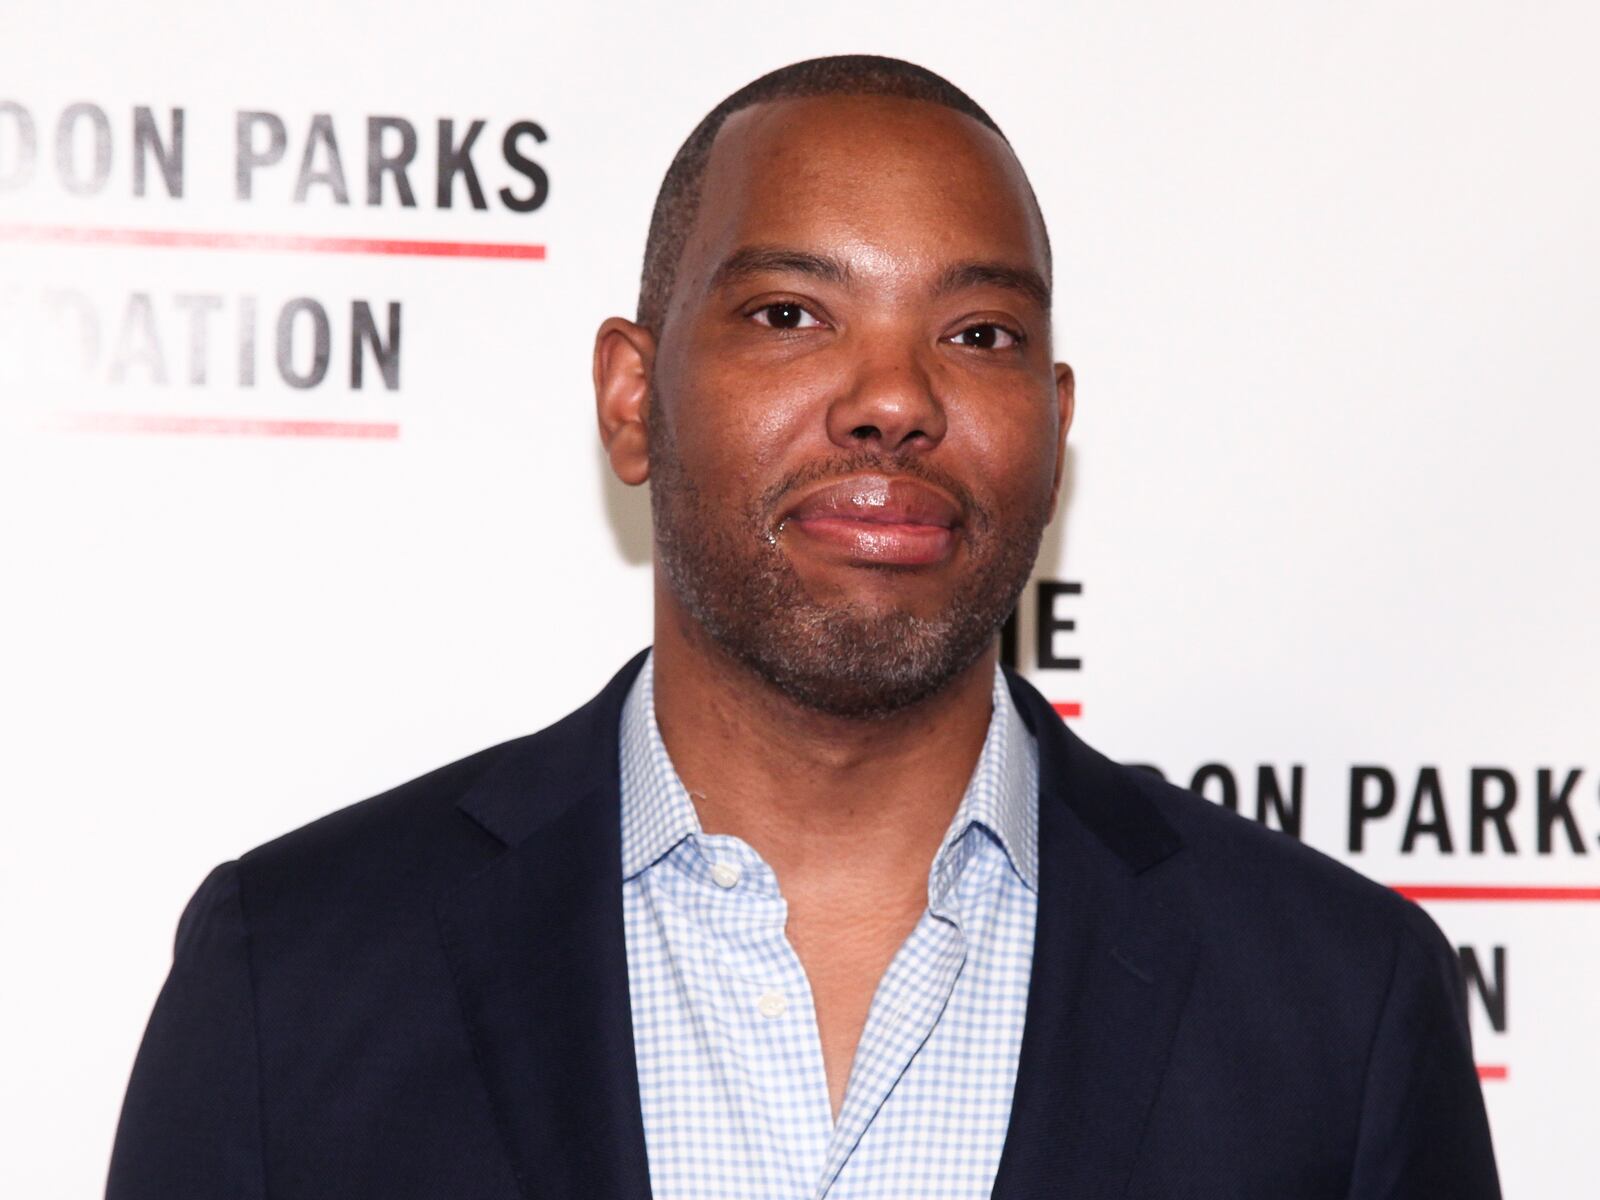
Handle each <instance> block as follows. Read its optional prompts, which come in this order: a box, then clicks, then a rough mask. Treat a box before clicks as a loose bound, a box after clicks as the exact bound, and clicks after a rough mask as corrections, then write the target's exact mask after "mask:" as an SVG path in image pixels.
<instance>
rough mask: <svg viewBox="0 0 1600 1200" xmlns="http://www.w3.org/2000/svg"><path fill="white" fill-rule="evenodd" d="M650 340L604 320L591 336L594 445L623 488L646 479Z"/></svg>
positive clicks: (626, 324)
mask: <svg viewBox="0 0 1600 1200" xmlns="http://www.w3.org/2000/svg"><path fill="white" fill-rule="evenodd" d="M655 354H656V339H655V335H654V334H653V333H651V332H650V331H649V330H648V329H646V328H645V327H644V326H643V325H636V324H635V323H634V322H632V321H629V320H626V319H625V318H623V317H608V318H606V320H605V321H604V322H602V323H601V325H600V329H599V332H597V333H596V334H595V335H594V406H595V415H596V416H597V417H598V418H599V421H600V442H601V444H602V445H604V446H605V448H606V457H607V458H609V459H610V460H611V469H612V470H613V471H614V472H616V476H617V478H618V479H620V480H622V482H623V483H626V484H630V485H638V484H641V483H643V482H644V481H645V480H646V479H648V478H650V435H649V433H648V432H647V431H646V427H645V421H646V418H647V417H648V415H649V407H650V372H651V370H652V369H653V368H654V365H655Z"/></svg>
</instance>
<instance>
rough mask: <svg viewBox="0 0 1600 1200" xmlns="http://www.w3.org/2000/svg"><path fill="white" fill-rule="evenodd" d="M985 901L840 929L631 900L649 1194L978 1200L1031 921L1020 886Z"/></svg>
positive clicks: (996, 1145) (1019, 1002)
mask: <svg viewBox="0 0 1600 1200" xmlns="http://www.w3.org/2000/svg"><path fill="white" fill-rule="evenodd" d="M977 881H978V880H977V877H976V876H975V878H974V882H975V883H976V882H977ZM992 882H996V883H999V884H1001V886H999V887H998V888H997V889H996V890H995V891H994V893H993V895H992V896H991V897H990V899H991V900H992V904H988V905H984V906H974V910H975V911H974V913H973V914H972V915H971V916H969V917H966V918H963V919H960V920H952V919H951V917H950V916H949V915H939V914H935V913H933V912H930V911H928V910H927V909H923V911H921V912H920V913H916V914H911V915H910V917H909V919H908V917H907V915H906V914H901V915H900V916H899V918H898V920H892V919H889V918H888V917H887V916H885V917H884V919H882V920H877V921H863V922H862V923H861V925H860V927H859V928H857V929H854V930H851V929H842V930H841V929H839V928H838V927H837V926H832V925H830V924H829V923H826V922H820V921H806V920H804V919H801V920H796V921H793V922H791V921H790V920H789V919H788V918H789V913H788V911H787V906H786V905H785V904H784V903H783V901H782V900H781V898H778V897H776V896H773V897H768V898H766V899H767V900H769V901H770V903H762V902H761V901H762V899H763V898H762V897H759V896H756V897H747V898H746V899H747V900H749V901H751V903H748V904H746V905H743V906H735V905H728V906H720V907H718V908H716V909H714V910H711V911H708V910H706V909H705V908H703V907H701V906H699V905H698V904H697V903H696V901H695V899H693V898H691V899H687V900H686V899H685V898H684V897H682V896H680V895H678V894H676V893H675V891H674V890H673V889H671V888H658V887H652V886H650V884H651V881H650V880H649V879H648V877H641V878H640V879H638V880H636V881H633V883H634V884H636V885H637V886H633V885H630V888H629V889H627V890H625V895H624V902H625V924H626V929H627V939H628V965H629V982H630V997H631V1000H632V1019H633V1026H634V1048H635V1056H636V1061H637V1067H638V1077H639V1083H640V1099H641V1108H642V1113H643V1117H644V1126H645V1134H646V1143H647V1148H648V1154H649V1162H650V1173H651V1182H652V1187H653V1189H654V1191H655V1194H656V1195H657V1196H658V1197H660V1198H661V1200H667V1198H669V1197H672V1196H689V1195H693V1196H697V1197H707V1198H709V1200H716V1198H718V1197H723V1196H726V1197H729V1198H730V1200H731V1198H732V1197H748V1196H751V1195H762V1196H770V1197H785V1196H802V1197H803V1196H812V1197H822V1196H828V1197H862V1198H871V1197H890V1196H899V1197H903V1196H906V1195H913V1194H914V1195H918V1196H919V1197H924V1198H925V1200H940V1198H941V1197H955V1196H964V1197H971V1196H976V1195H986V1194H987V1193H988V1188H989V1186H990V1185H991V1184H992V1181H993V1172H994V1170H995V1168H996V1167H997V1165H998V1162H999V1156H1000V1151H1001V1149H1002V1147H1003V1144H1004V1137H1005V1130H1006V1127H1007V1121H1008V1117H1009V1113H1010V1104H1011V1095H1012V1090H1013V1087H1014V1083H1015V1073H1016V1064H1017V1055H1018V1050H1019V1047H1020V1042H1021V1035H1022V1026H1023V1018H1024V1014H1025V1009H1026V1000H1027V986H1028V978H1029V969H1030V965H1031V957H1032V933H1033V920H1034V910H1033V903H1032V894H1031V893H1030V892H1028V891H1027V889H1026V888H1024V887H1023V886H1022V885H1021V884H1020V882H1017V885H1016V887H1015V888H1007V887H1005V886H1003V881H1000V880H998V878H997V879H996V880H995V881H992ZM1013 882H1015V881H1013ZM908 921H909V925H910V928H909V929H907V928H906V924H907V923H908ZM907 1172H910V1174H908V1173H907Z"/></svg>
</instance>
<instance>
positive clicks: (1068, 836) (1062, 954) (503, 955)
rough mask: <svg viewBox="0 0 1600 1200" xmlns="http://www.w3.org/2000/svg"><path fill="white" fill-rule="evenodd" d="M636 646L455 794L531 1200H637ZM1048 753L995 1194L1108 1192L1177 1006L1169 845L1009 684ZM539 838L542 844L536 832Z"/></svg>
mask: <svg viewBox="0 0 1600 1200" xmlns="http://www.w3.org/2000/svg"><path fill="white" fill-rule="evenodd" d="M643 662H644V654H643V653H641V654H639V655H638V656H636V657H635V658H634V659H632V660H631V661H630V662H629V663H628V664H627V665H626V666H624V667H623V668H622V670H621V671H619V672H618V673H617V675H616V676H615V678H613V679H612V680H611V682H610V683H609V684H607V685H606V687H605V689H604V690H603V691H601V693H600V694H599V695H598V696H596V697H595V698H594V699H593V700H592V701H590V702H589V703H588V704H586V705H585V706H584V707H582V708H580V709H578V710H577V711H576V712H574V713H572V714H571V715H570V716H568V717H566V718H565V719H563V720H562V721H560V722H558V723H557V724H555V725H552V726H551V727H550V728H548V729H546V730H544V731H542V732H541V733H537V734H534V735H532V736H531V737H527V738H523V739H520V740H519V741H517V742H514V743H512V744H511V745H510V746H508V747H507V748H506V750H505V751H504V753H503V754H502V755H501V757H500V759H499V761H498V762H497V763H496V764H495V765H494V766H493V767H491V768H490V769H489V770H488V771H487V772H486V773H485V774H484V775H483V776H481V777H480V778H479V780H478V782H477V783H476V784H475V785H474V786H473V787H472V788H471V790H469V791H468V792H467V793H466V795H464V796H463V797H462V798H461V800H460V801H459V802H458V807H459V808H460V809H461V811H462V812H463V813H464V814H465V815H466V816H467V817H469V818H470V819H471V820H473V821H474V822H476V823H477V824H478V825H479V826H480V827H482V828H483V829H484V830H485V831H487V832H488V833H489V834H491V835H493V836H494V837H495V838H496V839H497V840H498V841H500V842H501V843H503V845H504V847H505V848H504V850H503V851H502V852H501V853H500V854H499V855H497V856H496V857H495V858H493V859H492V860H491V861H490V862H489V863H488V865H487V866H485V867H484V868H482V869H481V870H480V871H479V872H478V873H477V874H475V875H473V876H471V877H470V878H469V879H467V880H466V881H465V882H463V883H462V884H460V885H459V886H458V887H457V888H456V890H454V891H452V892H450V893H448V894H446V895H445V896H443V897H441V898H440V899H439V901H438V902H437V905H436V912H437V916H438V921H439V927H440V933H441V938H442V941H443V945H444V950H445V954H446V957H447V958H448V959H449V961H450V965H451V969H452V973H453V977H454V980H455V984H456V988H457V991H458V993H459V996H460V1000H461V1006H462V1012H463V1015H464V1017H465V1019H466V1024H467V1029H468V1034H469V1037H470V1039H471V1041H472V1044H473V1049H474V1052H475V1055H476V1058H477V1062H478V1065H479V1070H480V1071H481V1073H482V1074H483V1077H484V1081H485V1085H486V1087H487V1089H488V1092H489V1096H490V1099H491V1102H492V1106H493V1108H494V1110H495V1114H496V1119H497V1121H498V1123H499V1126H500V1132H501V1135H502V1137H503V1139H504V1141H505V1143H506V1146H507V1150H508V1153H509V1155H510V1158H511V1161H512V1164H513V1168H514V1170H515V1173H516V1176H517V1179H518V1181H519V1183H520V1184H521V1186H522V1188H523V1190H524V1192H525V1193H526V1194H527V1195H528V1196H530V1197H532V1196H534V1195H537V1196H539V1197H541V1198H543V1197H572V1198H574V1200H576V1198H578V1197H583V1198H584V1200H600V1198H613V1197H614V1198H616V1200H623V1198H628V1200H632V1198H636V1197H637V1198H643V1197H648V1196H649V1194H650V1183H649V1169H648V1163H647V1159H646V1152H645V1141H644V1127H643V1121H642V1119H641V1116H640V1108H639V1085H638V1078H637V1075H636V1073H635V1067H634V1050H633V1024H632V1016H631V1013H630V1010H629V1006H628V965H627V947H626V941H625V938H624V929H623V917H622V887H621V833H620V812H621V808H620V805H621V787H620V781H619V777H618V756H617V729H618V723H619V721H620V717H621V712H622V704H623V701H624V699H625V698H626V696H627V693H628V689H629V688H630V687H631V686H632V684H633V681H634V678H635V677H636V675H637V674H638V671H639V668H640V666H641V665H642V664H643ZM1007 682H1008V684H1009V685H1010V688H1011V694H1012V697H1013V699H1014V700H1015V702H1016V704H1017V708H1018V711H1019V712H1020V714H1021V716H1022V718H1023V721H1024V722H1025V723H1026V724H1027V725H1028V727H1029V728H1030V730H1032V732H1033V734H1034V737H1035V738H1036V739H1037V742H1038V747H1039V900H1038V918H1037V926H1036V931H1035V937H1034V961H1033V975H1032V979H1031V982H1030V986H1029V994H1028V1008H1027V1016H1026V1021H1025V1025H1024V1029H1023V1037H1022V1055H1021V1063H1020V1065H1019V1068H1018V1073H1017V1083H1016V1091H1015V1095H1014V1099H1013V1103H1012V1113H1011V1124H1010V1129H1009V1132H1008V1134H1007V1137H1006V1142H1005V1149H1004V1152H1003V1154H1002V1156H1001V1160H1000V1168H999V1174H998V1176H997V1178H996V1182H995V1190H994V1195H995V1196H996V1197H1002V1198H1004V1200H1025V1198H1029V1197H1035V1196H1038V1197H1043V1196H1054V1195H1072V1196H1075V1197H1079V1198H1080V1200H1082V1198H1087V1197H1100V1196H1114V1195H1120V1194H1121V1193H1122V1191H1123V1189H1124V1187H1125V1186H1126V1182H1127V1179H1128V1177H1129V1174H1130V1173H1131V1170H1132V1167H1133V1164H1134V1159H1135V1153H1136V1150H1137V1147H1138V1144H1139V1136H1140V1133H1141V1131H1142V1129H1143V1126H1144V1122H1145V1118H1146V1116H1147V1115H1148V1112H1149V1110H1150V1107H1151V1105H1152V1103H1153V1101H1154V1098H1155V1093H1156V1088H1157V1085H1158V1083H1159V1081H1160V1076H1161V1072H1162V1068H1163V1067H1164V1065H1165V1062H1166V1059H1167V1054H1168V1051H1169V1048H1170V1045H1171V1042H1172V1036H1173V1033H1174V1031H1175V1029H1176V1026H1177V1020H1178V1016H1179V1013H1180V1012H1181V1010H1182V1006H1183V1002H1184V999H1185V997H1186V995H1187V993H1188V987H1189V981H1190V978H1191V976H1192V974H1193V968H1194V960H1195V938H1194V935H1193V931H1192V927H1191V925H1190V922H1189V919H1188V912H1189V909H1190V906H1189V904H1188V901H1187V895H1186V891H1185V888H1186V883H1185V872H1183V871H1182V870H1181V869H1180V866H1181V863H1182V855H1181V854H1180V850H1181V846H1182V844H1181V841H1180V839H1179V838H1178V836H1177V834H1176V833H1175V832H1174V830H1173V829H1172V827H1171V826H1170V825H1169V824H1168V823H1167V822H1166V821H1165V819H1164V818H1163V817H1162V816H1161V814H1160V812H1159V811H1158V810H1157V808H1156V807H1155V805H1154V804H1153V803H1152V802H1151V801H1150V800H1149V799H1148V798H1147V797H1146V795H1145V793H1144V791H1143V790H1142V789H1141V788H1139V787H1137V786H1136V785H1135V784H1134V783H1133V781H1132V780H1133V777H1131V776H1130V775H1129V773H1128V772H1127V770H1126V768H1121V767H1117V766H1115V765H1113V764H1112V763H1110V762H1109V761H1108V760H1106V759H1104V758H1103V757H1101V756H1100V755H1099V754H1097V753H1095V752H1094V751H1093V750H1091V749H1089V748H1088V747H1087V746H1085V745H1084V744H1083V742H1081V741H1080V740H1079V739H1078V738H1077V737H1076V736H1075V735H1073V734H1072V733H1071V732H1070V731H1069V730H1068V729H1067V728H1066V727H1065V726H1064V725H1063V724H1062V722H1061V720H1060V718H1059V717H1057V716H1056V715H1055V713H1054V711H1053V710H1052V709H1051V708H1050V706H1049V704H1048V703H1046V702H1045V700H1044V698H1043V697H1042V696H1040V695H1039V693H1038V692H1037V691H1036V690H1035V689H1034V688H1033V687H1032V686H1031V685H1029V684H1028V683H1027V682H1026V681H1024V680H1023V679H1022V678H1021V677H1020V676H1017V675H1016V674H1014V673H1012V672H1010V671H1008V672H1007ZM534 834H538V836H534Z"/></svg>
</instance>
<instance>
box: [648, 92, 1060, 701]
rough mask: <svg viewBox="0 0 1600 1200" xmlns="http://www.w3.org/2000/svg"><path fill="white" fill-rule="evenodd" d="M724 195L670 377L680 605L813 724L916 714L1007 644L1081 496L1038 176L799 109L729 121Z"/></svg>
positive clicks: (657, 442) (876, 101)
mask: <svg viewBox="0 0 1600 1200" xmlns="http://www.w3.org/2000/svg"><path fill="white" fill-rule="evenodd" d="M702 197H703V198H702V202H701V206H700V211H699V214H698V217H697V221H696V225H695V227H694V229H693V231H692V232H691V234H690V237H689V239H688V242H687V245H686V247H685V250H684V254H683V258H682V260H681V262H680V265H679V269H678V276H677V281H676V285H675V287H674V290H673V295H672V301H671V305H670V308H669V310H668V316H667V318H666V320H665V322H664V329H663V330H662V334H661V339H660V342H659V345H658V346H657V348H656V354H655V359H654V367H653V373H652V375H651V387H650V401H649V412H648V421H647V428H648V434H649V470H650V477H651V479H652V487H653V497H652V504H653V511H654V523H655V533H656V548H657V554H658V556H659V561H660V566H661V570H662V583H663V584H664V588H662V587H658V595H659V596H661V598H662V600H664V601H666V602H667V603H669V604H673V605H676V606H677V608H678V609H679V610H680V612H679V614H678V615H679V618H680V620H685V621H688V622H692V623H693V624H694V626H697V627H698V630H699V631H703V632H704V633H705V634H706V635H709V637H710V639H711V640H712V641H713V642H714V643H715V644H716V645H717V646H719V647H720V648H721V649H722V650H724V651H726V652H727V653H729V654H731V655H732V656H733V657H734V658H736V659H737V660H739V661H740V662H742V663H744V664H745V665H746V666H748V667H750V668H752V669H754V670H755V671H756V672H757V673H758V674H760V675H761V676H763V677H764V678H766V679H767V680H769V681H770V682H772V683H773V684H775V685H776V686H778V687H779V688H780V689H781V690H783V691H784V692H785V693H786V694H788V695H789V696H791V697H792V698H793V699H795V700H797V701H799V702H801V703H803V704H805V705H807V706H809V707H812V708H814V709H817V710H820V711H824V712H829V713H834V714H838V715H846V716H873V715H881V714H885V713H888V712H893V711H896V710H899V709H901V708H903V707H905V706H906V705H909V704H912V703H915V702H916V701H918V700H920V699H923V698H924V697H926V696H928V695H931V694H932V693H933V692H935V691H937V690H938V689H939V688H940V687H942V686H943V685H945V684H946V683H948V682H949V681H950V680H951V679H952V678H954V677H955V676H956V675H957V674H958V673H959V672H961V671H962V670H964V669H965V668H967V667H969V666H970V665H972V663H973V662H974V661H975V660H976V659H977V658H978V656H979V655H980V654H982V653H983V651H984V650H985V649H986V648H988V647H989V646H990V645H992V643H993V639H994V636H995V633H996V630H997V629H998V627H999V625H1000V623H1001V622H1002V621H1003V620H1004V619H1005V617H1006V615H1007V614H1008V613H1009V612H1010V611H1011V609H1012V607H1013V605H1014V604H1015V602H1016V598H1017V595H1018V594H1019V592H1020V591H1021V589H1022V587H1023V585H1024V584H1025V583H1026V581H1027V576H1028V573H1029V571H1030V570H1031V568H1032V564H1033V560H1034V557H1035V555H1036V554H1037V552H1038V546H1039V539H1040V535H1041V533H1042V531H1043V529H1044V527H1045V525H1046V523H1047V522H1048V521H1049V519H1050V516H1051V513H1052V510H1053V506H1054V501H1055V495H1056V490H1057V487H1058V484H1059V479H1060V471H1061V462H1062V453H1063V439H1064V437H1065V433H1066V425H1067V422H1068V421H1069V420H1070V416H1071V399H1072V391H1071V389H1072V379H1071V372H1070V371H1069V370H1068V369H1067V368H1066V367H1065V366H1061V367H1056V366H1054V365H1053V364H1052V362H1051V348H1050V319H1049V311H1048V305H1047V297H1046V295H1044V294H1042V289H1044V288H1046V287H1047V286H1048V281H1049V270H1048V265H1047V261H1046V249H1045V242H1044V236H1043V230H1042V228H1041V226H1040V224H1039V221H1038V218H1037V216H1036V215H1035V213H1034V210H1033V209H1032V207H1031V205H1030V203H1029V201H1028V198H1027V197H1028V193H1027V190H1026V184H1025V182H1024V179H1023V176H1022V171H1021V168H1020V167H1019V166H1018V165H1017V163H1016V160H1015V158H1014V157H1013V156H1012V154H1011V152H1010V150H1009V149H1008V148H1007V147H1006V145H1005V143H1004V142H1003V141H1002V140H1001V139H1000V138H999V137H997V136H996V135H995V134H994V133H992V132H991V131H989V130H987V129H985V128H984V127H983V126H981V125H979V124H978V123H977V122H975V121H973V120H971V119H970V118H968V117H966V116H963V115H962V114H959V113H956V112H953V111H951V110H948V109H945V108H942V107H939V106H936V105H932V104H926V103H920V102H915V101H906V100H899V99H887V98H878V97H870V98H869V97H824V98H817V99H805V100H788V101H782V102H777V103H770V104H763V105H757V106H755V107H753V108H750V109H746V110H745V111H743V112H741V113H738V114H736V115H734V116H733V117H732V118H730V119H729V121H728V122H727V124H726V125H724V126H723V129H722V131H721V132H720V134H719V135H718V138H717V141H716V143H715V146H714V147H713V149H712V152H711V158H710V162H709V164H708V166H707V170H706V175H705V181H704V189H703V192H702ZM691 632H695V631H693V630H691Z"/></svg>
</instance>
